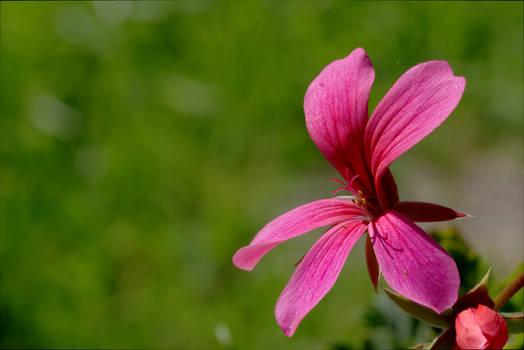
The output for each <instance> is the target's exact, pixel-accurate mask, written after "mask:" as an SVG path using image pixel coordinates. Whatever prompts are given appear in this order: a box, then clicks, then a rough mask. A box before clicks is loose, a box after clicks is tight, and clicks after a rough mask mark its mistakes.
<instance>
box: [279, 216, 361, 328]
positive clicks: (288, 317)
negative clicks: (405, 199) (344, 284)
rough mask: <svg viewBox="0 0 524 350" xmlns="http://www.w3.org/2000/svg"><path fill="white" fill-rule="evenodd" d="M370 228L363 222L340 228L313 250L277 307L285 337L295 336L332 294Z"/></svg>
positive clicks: (353, 222) (335, 229)
mask: <svg viewBox="0 0 524 350" xmlns="http://www.w3.org/2000/svg"><path fill="white" fill-rule="evenodd" d="M366 228H367V227H366V225H364V224H362V222H360V221H350V222H345V223H342V224H339V225H337V226H335V227H333V228H331V229H329V230H328V231H327V232H326V233H325V234H324V235H323V236H322V237H320V239H319V240H318V241H317V242H316V243H315V244H314V245H313V247H312V248H311V249H310V250H309V252H308V253H307V254H306V256H305V257H304V260H302V262H301V263H300V265H298V267H297V269H296V270H295V273H294V274H293V277H291V280H290V281H289V283H288V284H287V286H286V288H285V289H284V291H283V292H282V294H281V295H280V297H279V298H278V301H277V304H276V306H275V317H276V319H277V322H278V324H279V325H280V327H281V328H282V331H283V332H284V334H285V335H287V336H288V337H290V336H292V335H293V333H295V330H296V329H297V327H298V324H299V323H300V321H301V320H302V319H303V318H304V317H305V316H306V315H307V313H308V312H309V311H311V309H312V308H313V307H315V305H317V303H318V302H319V301H320V300H321V299H322V298H323V297H324V295H326V293H327V292H329V290H330V289H331V287H332V286H333V284H334V283H335V281H336V280H337V278H338V275H339V273H340V270H341V269H342V266H343V265H344V262H345V261H346V258H347V255H348V254H349V252H350V251H351V248H352V247H353V245H354V244H355V242H356V241H357V240H358V238H359V237H360V236H361V235H362V234H363V233H364V232H365V231H366Z"/></svg>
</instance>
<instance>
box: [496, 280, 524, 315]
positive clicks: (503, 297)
mask: <svg viewBox="0 0 524 350" xmlns="http://www.w3.org/2000/svg"><path fill="white" fill-rule="evenodd" d="M523 285H524V272H522V273H521V274H520V275H518V276H517V278H515V279H514V280H513V281H511V282H510V284H508V285H507V286H506V288H504V289H503V290H502V291H501V292H500V293H499V294H498V295H497V296H496V297H495V299H494V302H495V307H494V309H495V310H499V309H500V308H501V307H502V306H504V304H506V303H507V302H508V300H509V299H511V297H512V296H513V295H514V294H515V293H517V292H518V291H519V289H520V288H522V286H523Z"/></svg>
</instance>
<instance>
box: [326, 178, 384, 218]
mask: <svg viewBox="0 0 524 350" xmlns="http://www.w3.org/2000/svg"><path fill="white" fill-rule="evenodd" d="M358 177H359V175H355V176H353V178H352V179H351V181H349V184H347V183H345V182H343V181H341V180H339V179H335V178H333V179H331V180H332V181H336V182H338V183H339V184H341V185H342V187H339V188H337V189H336V190H335V194H336V193H337V192H338V191H348V192H351V193H352V194H353V196H354V197H355V198H354V199H352V202H353V203H355V204H356V205H358V206H359V207H360V208H361V209H362V212H363V213H364V214H365V215H366V216H368V217H369V218H370V219H373V218H375V217H377V216H379V215H380V212H381V207H380V205H379V203H378V201H377V200H376V199H375V198H371V197H370V196H366V195H364V193H363V192H362V190H359V189H357V186H358V185H357V184H355V180H356V179H357V178H358ZM359 187H360V186H359Z"/></svg>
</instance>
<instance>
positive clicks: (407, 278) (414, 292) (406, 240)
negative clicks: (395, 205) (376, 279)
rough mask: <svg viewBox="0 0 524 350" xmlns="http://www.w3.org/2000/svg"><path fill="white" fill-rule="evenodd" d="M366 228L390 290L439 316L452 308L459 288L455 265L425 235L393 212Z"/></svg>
mask: <svg viewBox="0 0 524 350" xmlns="http://www.w3.org/2000/svg"><path fill="white" fill-rule="evenodd" d="M368 228H369V234H370V237H371V241H372V243H373V249H374V250H375V255H376V257H377V260H378V263H379V266H380V271H381V272H382V275H383V276H384V279H385V280H386V282H387V283H388V284H389V285H390V286H391V288H393V289H394V290H395V291H396V292H398V293H399V294H401V295H403V296H405V297H406V298H408V299H411V300H413V301H415V302H417V303H419V304H422V305H424V306H427V307H429V308H431V309H433V310H435V311H437V312H439V313H440V312H442V311H444V310H446V309H448V308H449V307H451V306H452V305H453V303H454V302H455V301H456V300H457V296H458V290H459V285H460V277H459V273H458V270H457V265H456V264H455V262H454V261H453V259H452V258H451V256H450V255H449V254H448V253H447V252H446V251H445V250H444V249H442V247H440V246H439V245H438V244H437V243H436V242H435V241H434V240H433V239H432V238H431V237H430V236H429V235H428V234H427V233H426V232H424V231H423V230H422V229H421V228H420V227H418V226H417V225H415V224H414V223H413V222H412V221H411V220H409V219H408V218H407V217H405V216H404V215H402V214H400V213H398V212H396V211H394V210H391V211H389V212H386V213H385V214H384V215H382V216H380V217H379V218H378V219H377V220H375V221H373V222H371V223H370V224H369V226H368Z"/></svg>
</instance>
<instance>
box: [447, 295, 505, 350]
mask: <svg viewBox="0 0 524 350" xmlns="http://www.w3.org/2000/svg"><path fill="white" fill-rule="evenodd" d="M455 330H456V333H457V337H456V340H457V346H458V347H459V348H460V349H502V348H503V347H504V345H505V344H506V341H507V340H508V326H507V325H506V321H504V318H502V316H501V315H499V314H498V313H497V312H496V311H495V310H492V309H490V308H489V307H487V306H485V305H482V304H479V305H478V306H477V307H476V308H469V309H466V310H464V311H462V312H461V313H459V314H458V316H457V318H456V319H455Z"/></svg>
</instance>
